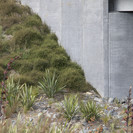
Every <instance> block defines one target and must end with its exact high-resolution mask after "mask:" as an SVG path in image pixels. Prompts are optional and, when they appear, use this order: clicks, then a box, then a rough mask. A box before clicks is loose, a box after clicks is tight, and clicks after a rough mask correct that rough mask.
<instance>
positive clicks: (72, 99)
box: [61, 95, 78, 120]
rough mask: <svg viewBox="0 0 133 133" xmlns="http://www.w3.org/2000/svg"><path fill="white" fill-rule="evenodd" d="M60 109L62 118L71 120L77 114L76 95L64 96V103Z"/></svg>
mask: <svg viewBox="0 0 133 133" xmlns="http://www.w3.org/2000/svg"><path fill="white" fill-rule="evenodd" d="M62 103H63V106H62V107H61V108H62V110H63V113H64V117H65V118H67V119H68V120H71V119H72V118H73V117H74V116H75V115H76V114H77V113H78V97H77V95H70V96H64V101H63V102H62Z"/></svg>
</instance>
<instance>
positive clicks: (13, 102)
mask: <svg viewBox="0 0 133 133" xmlns="http://www.w3.org/2000/svg"><path fill="white" fill-rule="evenodd" d="M21 89H22V86H21V85H20V84H19V82H18V83H15V82H14V80H13V78H11V79H8V82H7V91H8V95H7V96H6V98H7V101H8V106H9V107H10V109H11V113H15V112H17V111H18V109H19V106H20V92H21ZM9 107H7V109H9ZM7 109H6V110H7Z"/></svg>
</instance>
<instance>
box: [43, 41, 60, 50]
mask: <svg viewBox="0 0 133 133" xmlns="http://www.w3.org/2000/svg"><path fill="white" fill-rule="evenodd" d="M57 47H59V46H58V43H57V42H56V41H55V40H50V39H46V40H45V41H44V43H43V46H42V48H49V49H52V50H55V48H57Z"/></svg>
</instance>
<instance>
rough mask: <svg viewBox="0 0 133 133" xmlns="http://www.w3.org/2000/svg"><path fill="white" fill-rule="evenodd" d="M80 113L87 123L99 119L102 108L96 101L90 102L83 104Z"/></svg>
mask: <svg viewBox="0 0 133 133" xmlns="http://www.w3.org/2000/svg"><path fill="white" fill-rule="evenodd" d="M80 111H81V113H82V115H83V117H84V118H85V119H86V121H91V119H94V120H95V119H98V118H99V117H100V114H101V107H100V106H99V105H96V103H95V102H94V101H88V102H87V103H84V102H81V104H80Z"/></svg>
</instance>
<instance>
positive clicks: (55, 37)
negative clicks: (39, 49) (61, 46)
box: [47, 33, 58, 42]
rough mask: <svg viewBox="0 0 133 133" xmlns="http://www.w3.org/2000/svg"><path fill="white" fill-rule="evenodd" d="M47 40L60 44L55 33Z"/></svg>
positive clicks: (49, 35)
mask: <svg viewBox="0 0 133 133" xmlns="http://www.w3.org/2000/svg"><path fill="white" fill-rule="evenodd" d="M47 39H49V40H54V41H56V42H58V38H57V36H56V35H55V34H54V33H51V34H48V35H47Z"/></svg>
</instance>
